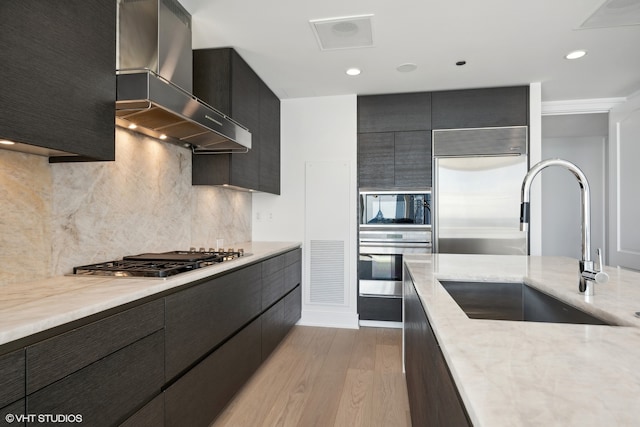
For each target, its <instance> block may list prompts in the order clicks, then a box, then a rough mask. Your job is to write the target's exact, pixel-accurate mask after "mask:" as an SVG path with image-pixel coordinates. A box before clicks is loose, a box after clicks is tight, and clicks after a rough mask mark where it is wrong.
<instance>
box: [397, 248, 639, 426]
mask: <svg viewBox="0 0 640 427" xmlns="http://www.w3.org/2000/svg"><path fill="white" fill-rule="evenodd" d="M405 268H406V270H405V275H406V276H405V286H406V282H407V281H409V283H410V284H411V282H412V284H413V286H415V291H416V293H417V296H418V297H419V301H420V303H421V305H422V308H423V309H424V313H425V314H426V318H427V319H428V322H429V324H430V326H431V329H432V330H433V334H434V335H435V338H436V340H437V343H438V345H439V346H440V350H441V352H442V355H443V356H444V360H445V361H446V365H447V367H448V369H449V371H450V375H451V377H452V379H453V382H454V383H455V386H456V388H457V391H458V393H459V396H460V400H461V402H462V404H463V406H464V408H465V409H466V413H467V415H468V418H469V421H470V422H471V423H472V424H473V425H474V426H491V427H495V426H509V427H513V426H541V425H545V426H603V425H615V426H632V425H638V422H639V421H638V420H640V405H639V403H640V369H638V362H639V361H640V318H637V317H635V315H634V314H635V313H636V312H637V311H640V274H638V273H634V272H630V271H627V270H623V269H616V268H611V267H606V268H605V271H606V272H607V273H608V274H609V277H610V280H609V283H607V284H603V285H596V294H595V295H594V296H592V297H585V296H584V295H582V294H580V293H578V262H577V260H574V259H570V258H562V257H533V256H532V257H527V256H517V255H511V256H494V255H455V254H434V255H408V256H406V257H405ZM407 275H408V276H409V277H407ZM439 280H461V281H479V282H498V281H499V282H524V283H526V284H527V285H529V286H531V287H533V288H537V289H538V290H540V291H542V292H545V293H547V294H548V295H551V296H553V297H555V298H557V299H560V300H562V301H564V302H566V303H568V304H570V305H572V306H574V307H577V308H580V309H581V310H583V311H586V312H588V313H590V314H592V315H594V316H596V317H599V318H600V319H603V320H605V321H607V322H610V323H613V324H616V325H619V326H601V325H583V324H559V323H538V322H523V321H503V320H484V319H471V318H469V317H467V315H466V314H465V313H464V312H463V310H462V309H461V308H460V307H459V306H458V304H457V303H456V302H455V301H454V300H453V298H452V297H451V296H450V295H449V293H448V292H447V291H446V290H445V289H444V287H443V286H442V285H441V284H440V282H439ZM405 304H406V302H405ZM405 310H406V306H405ZM405 327H406V325H405ZM405 340H406V330H405ZM405 346H406V343H405ZM406 363H407V359H406V353H405V364H406ZM407 375H409V370H408V369H407ZM408 381H409V378H408ZM410 393H411V391H410ZM410 399H411V397H410ZM412 411H413V410H412Z"/></svg>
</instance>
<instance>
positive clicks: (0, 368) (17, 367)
mask: <svg viewBox="0 0 640 427" xmlns="http://www.w3.org/2000/svg"><path fill="white" fill-rule="evenodd" d="M24 363H25V362H24V350H16V351H14V352H11V353H7V354H4V355H2V356H0V378H2V387H0V408H1V407H3V406H6V405H8V404H10V403H11V402H15V401H16V400H18V399H20V398H23V397H24V366H25V364H24Z"/></svg>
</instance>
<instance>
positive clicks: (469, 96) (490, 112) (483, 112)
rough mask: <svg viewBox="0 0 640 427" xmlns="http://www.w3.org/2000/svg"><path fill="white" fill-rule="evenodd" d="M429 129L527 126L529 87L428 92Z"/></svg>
mask: <svg viewBox="0 0 640 427" xmlns="http://www.w3.org/2000/svg"><path fill="white" fill-rule="evenodd" d="M431 96H432V116H431V121H432V124H433V129H459V128H480V127H501V126H526V125H528V124H529V87H528V86H512V87H497V88H487V89H465V90H451V91H442V92H432V95H431Z"/></svg>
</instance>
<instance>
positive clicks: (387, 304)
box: [358, 295, 402, 322]
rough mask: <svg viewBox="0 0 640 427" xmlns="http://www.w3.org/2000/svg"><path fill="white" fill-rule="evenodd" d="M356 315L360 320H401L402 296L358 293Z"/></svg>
mask: <svg viewBox="0 0 640 427" xmlns="http://www.w3.org/2000/svg"><path fill="white" fill-rule="evenodd" d="M358 316H359V317H360V320H379V321H386V322H402V298H386V297H363V296H361V295H358Z"/></svg>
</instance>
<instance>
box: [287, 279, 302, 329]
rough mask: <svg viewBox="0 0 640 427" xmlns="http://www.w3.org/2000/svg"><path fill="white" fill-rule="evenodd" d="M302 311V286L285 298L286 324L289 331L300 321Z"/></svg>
mask: <svg viewBox="0 0 640 427" xmlns="http://www.w3.org/2000/svg"><path fill="white" fill-rule="evenodd" d="M301 311H302V286H297V287H296V288H295V289H294V290H293V291H291V292H289V293H288V294H287V296H285V297H284V324H285V327H286V329H287V330H289V329H290V328H291V327H292V326H293V325H295V324H296V323H297V322H298V320H300V313H301Z"/></svg>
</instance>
